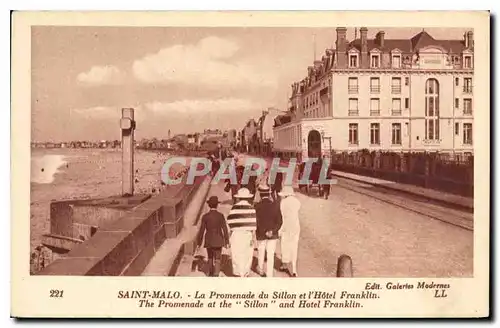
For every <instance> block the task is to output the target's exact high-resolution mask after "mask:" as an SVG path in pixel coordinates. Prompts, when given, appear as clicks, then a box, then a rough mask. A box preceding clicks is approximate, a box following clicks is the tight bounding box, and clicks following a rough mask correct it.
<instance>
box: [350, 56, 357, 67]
mask: <svg viewBox="0 0 500 328" xmlns="http://www.w3.org/2000/svg"><path fill="white" fill-rule="evenodd" d="M349 67H353V68H354V67H358V55H349Z"/></svg>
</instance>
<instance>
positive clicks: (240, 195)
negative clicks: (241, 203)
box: [234, 188, 253, 198]
mask: <svg viewBox="0 0 500 328" xmlns="http://www.w3.org/2000/svg"><path fill="white" fill-rule="evenodd" d="M234 197H235V198H252V197H253V195H252V194H251V193H250V190H248V189H247V188H241V189H240V190H238V192H237V193H236V195H234Z"/></svg>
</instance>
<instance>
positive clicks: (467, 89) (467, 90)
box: [463, 85, 472, 93]
mask: <svg viewBox="0 0 500 328" xmlns="http://www.w3.org/2000/svg"><path fill="white" fill-rule="evenodd" d="M463 92H464V93H472V85H464V88H463Z"/></svg>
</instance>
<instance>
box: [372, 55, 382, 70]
mask: <svg viewBox="0 0 500 328" xmlns="http://www.w3.org/2000/svg"><path fill="white" fill-rule="evenodd" d="M371 67H372V68H379V67H380V55H371Z"/></svg>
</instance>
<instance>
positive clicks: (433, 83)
mask: <svg viewBox="0 0 500 328" xmlns="http://www.w3.org/2000/svg"><path fill="white" fill-rule="evenodd" d="M425 139H426V140H439V83H438V81H437V80H436V79H428V80H427V82H426V83H425Z"/></svg>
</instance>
